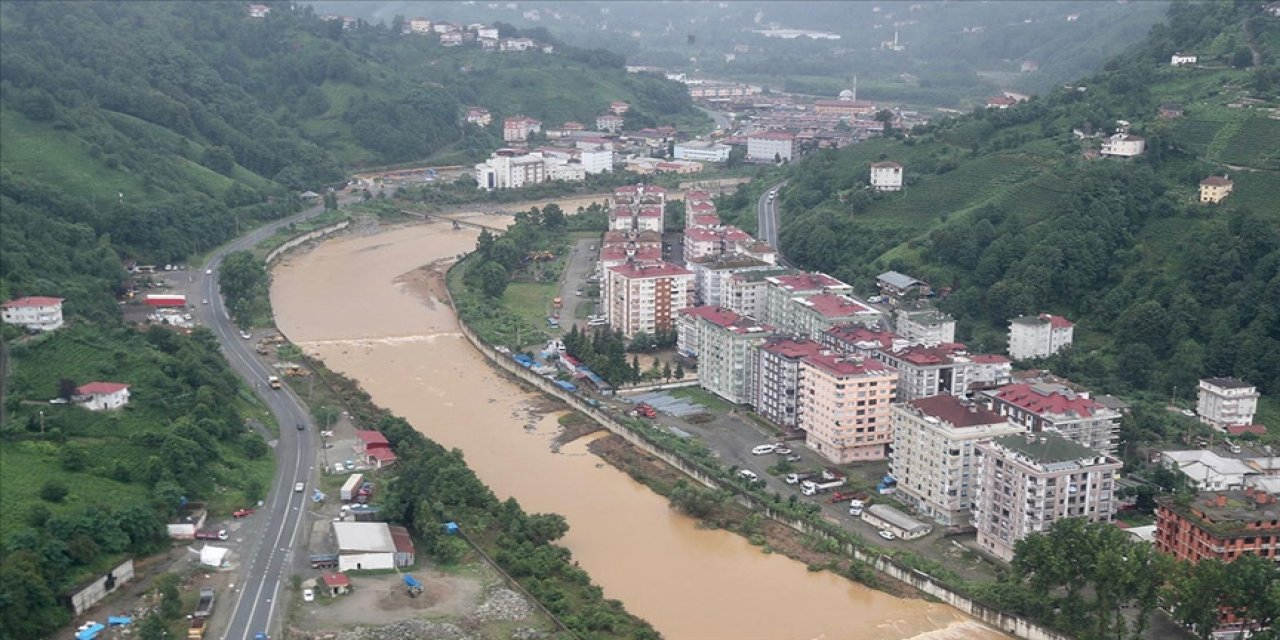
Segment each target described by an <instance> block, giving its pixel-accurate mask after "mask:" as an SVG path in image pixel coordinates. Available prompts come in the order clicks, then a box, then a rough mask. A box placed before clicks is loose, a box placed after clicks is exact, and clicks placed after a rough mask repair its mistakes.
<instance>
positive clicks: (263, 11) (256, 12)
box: [249, 4, 271, 18]
mask: <svg viewBox="0 0 1280 640" xmlns="http://www.w3.org/2000/svg"><path fill="white" fill-rule="evenodd" d="M268 13H271V7H268V6H267V5H265V4H251V5H249V17H250V18H265V17H267V14H268Z"/></svg>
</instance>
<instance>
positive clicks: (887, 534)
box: [877, 529, 898, 540]
mask: <svg viewBox="0 0 1280 640" xmlns="http://www.w3.org/2000/svg"><path fill="white" fill-rule="evenodd" d="M877 533H878V534H880V537H881V538H884V539H885V540H896V539H897V538H898V536H895V535H893V532H892V531H890V530H888V529H881V530H880V531H878V532H877Z"/></svg>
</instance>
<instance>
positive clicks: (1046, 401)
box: [995, 382, 1109, 418]
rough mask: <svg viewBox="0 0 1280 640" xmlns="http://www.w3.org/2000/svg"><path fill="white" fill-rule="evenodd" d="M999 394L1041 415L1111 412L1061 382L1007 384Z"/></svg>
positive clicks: (1013, 403) (1012, 402) (1083, 414)
mask: <svg viewBox="0 0 1280 640" xmlns="http://www.w3.org/2000/svg"><path fill="white" fill-rule="evenodd" d="M995 396H996V397H997V398H999V399H1001V400H1003V401H1005V402H1008V403H1009V404H1012V405H1014V406H1016V407H1018V408H1020V409H1024V410H1026V411H1030V412H1031V413H1034V414H1036V415H1040V416H1044V415H1056V416H1067V417H1073V418H1074V417H1081V418H1090V417H1093V416H1094V415H1095V414H1097V413H1100V412H1103V411H1109V410H1108V409H1107V408H1106V407H1104V406H1102V405H1100V404H1098V403H1097V402H1094V401H1093V400H1090V399H1089V398H1087V397H1085V396H1084V395H1081V394H1079V393H1076V392H1075V391H1072V390H1071V389H1069V388H1067V387H1065V386H1063V385H1060V384H1052V383H1043V382H1042V383H1036V384H1027V383H1015V384H1007V385H1005V386H1003V387H1000V388H999V389H997V390H996V391H995Z"/></svg>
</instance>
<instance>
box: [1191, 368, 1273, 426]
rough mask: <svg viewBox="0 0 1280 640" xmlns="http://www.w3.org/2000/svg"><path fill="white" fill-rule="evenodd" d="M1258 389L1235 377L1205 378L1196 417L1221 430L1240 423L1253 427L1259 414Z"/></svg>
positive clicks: (1201, 387)
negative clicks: (1255, 417) (1254, 417)
mask: <svg viewBox="0 0 1280 640" xmlns="http://www.w3.org/2000/svg"><path fill="white" fill-rule="evenodd" d="M1261 396H1262V394H1260V393H1258V388H1257V387H1255V386H1253V385H1251V384H1249V383H1247V382H1244V381H1243V380H1237V379H1235V378H1205V379H1203V380H1201V381H1200V389H1199V398H1198V400H1197V402H1196V414H1197V415H1199V416H1200V422H1203V423H1205V424H1207V425H1209V426H1211V427H1213V428H1215V429H1217V430H1219V431H1225V430H1226V428H1227V427H1228V426H1231V425H1236V424H1253V414H1254V413H1256V412H1257V411H1258V398H1260V397H1261Z"/></svg>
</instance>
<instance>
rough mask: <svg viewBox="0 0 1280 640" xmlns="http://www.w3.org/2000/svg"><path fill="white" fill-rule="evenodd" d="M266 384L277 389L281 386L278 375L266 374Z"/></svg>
mask: <svg viewBox="0 0 1280 640" xmlns="http://www.w3.org/2000/svg"><path fill="white" fill-rule="evenodd" d="M267 385H268V386H270V387H271V388H272V389H279V388H280V387H281V384H280V376H267Z"/></svg>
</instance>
